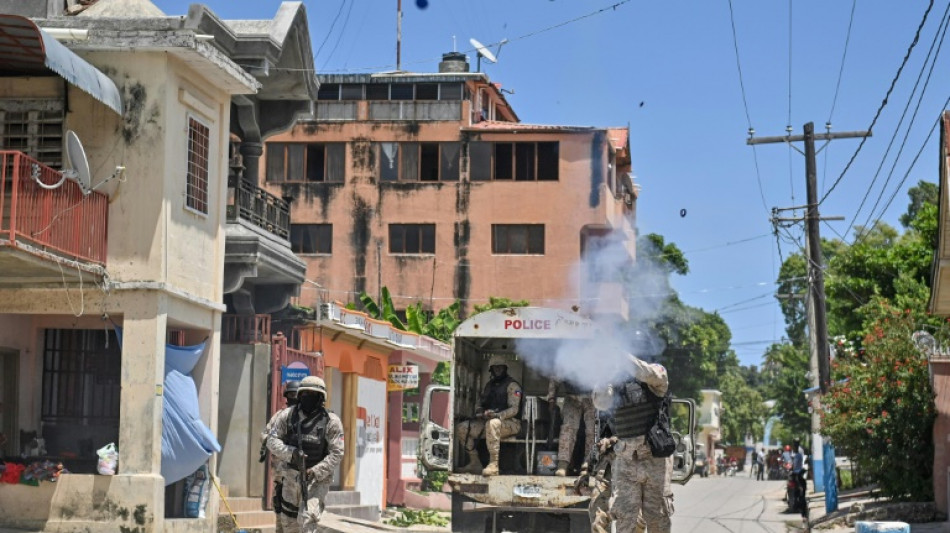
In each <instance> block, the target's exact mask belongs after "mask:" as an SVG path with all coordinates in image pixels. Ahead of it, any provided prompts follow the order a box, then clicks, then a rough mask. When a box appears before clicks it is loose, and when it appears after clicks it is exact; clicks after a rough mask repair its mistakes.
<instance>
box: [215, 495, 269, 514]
mask: <svg viewBox="0 0 950 533" xmlns="http://www.w3.org/2000/svg"><path fill="white" fill-rule="evenodd" d="M227 502H228V505H229V506H231V510H232V511H234V512H235V513H238V512H241V511H264V510H265V509H264V508H263V507H262V506H261V499H260V498H243V497H234V498H228V499H227ZM218 510H219V511H220V512H221V513H222V514H223V513H227V512H228V507H227V506H226V505H225V504H224V501H221V500H219V501H218Z"/></svg>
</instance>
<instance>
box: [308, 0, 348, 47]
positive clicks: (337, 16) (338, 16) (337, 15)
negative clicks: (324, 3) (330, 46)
mask: <svg viewBox="0 0 950 533" xmlns="http://www.w3.org/2000/svg"><path fill="white" fill-rule="evenodd" d="M344 7H346V0H343V1H342V2H340V9H338V10H337V12H336V16H335V17H333V22H331V23H330V29H329V30H327V36H326V37H324V38H323V42H322V43H320V47H319V48H317V51H316V52H315V53H314V54H313V57H314V59H316V58H317V56H319V55H320V51H321V50H323V46H324V45H326V44H327V41H328V40H329V39H330V35H331V34H332V33H333V28H334V26H336V21H338V20H340V15H342V14H343V8H344Z"/></svg>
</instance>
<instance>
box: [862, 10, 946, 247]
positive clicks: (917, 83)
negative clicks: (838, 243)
mask: <svg viewBox="0 0 950 533" xmlns="http://www.w3.org/2000/svg"><path fill="white" fill-rule="evenodd" d="M948 15H950V4H947V9H946V10H945V11H944V13H943V18H942V19H941V20H940V25H939V26H938V27H937V32H936V33H935V34H934V38H933V41H932V42H931V43H930V49H929V50H927V57H925V58H924V62H923V64H922V65H921V67H920V73H919V74H918V75H917V80H916V81H915V82H914V87H913V89H911V92H910V96H908V98H907V104H905V105H904V109H903V111H902V112H901V117H900V120H899V121H898V122H897V126H896V127H895V128H894V133H893V135H891V140H890V141H889V142H888V144H887V149H886V150H884V155H883V156H882V157H881V163H880V164H879V165H878V167H877V170H876V171H875V172H874V177H873V178H872V179H871V184H870V185H869V186H868V187H867V189H866V190H865V191H864V197H863V198H861V203H860V204H858V209H857V211H856V212H855V214H854V218H853V219H852V220H851V223H850V224H848V229H846V230H845V232H844V234H845V235H847V234H848V233H849V232H850V231H851V228H852V227H853V226H854V223H855V222H857V219H858V217H859V216H860V214H861V210H862V209H863V208H864V205H865V203H866V202H867V199H868V197H869V196H870V194H871V191H872V190H873V189H874V185H875V184H876V183H877V179H878V177H880V174H881V170H882V169H883V167H884V163H885V162H886V161H887V156H888V155H889V154H890V152H891V148H892V147H893V146H894V141H895V140H897V135H898V134H899V133H900V129H901V126H902V125H903V124H904V119H905V118H907V110H908V109H909V108H910V104H911V102H913V100H914V95H916V94H917V88H918V87H919V86H920V80H921V79H922V78H923V76H924V71H926V70H927V65H928V63H929V64H930V69H929V72H928V73H927V79H926V81H925V82H924V86H923V88H922V89H921V92H920V94H919V97H918V99H917V107H916V108H915V109H914V114H913V117H912V118H911V121H910V123H909V124H908V125H907V130H906V133H905V134H904V140H903V142H901V146H900V149H899V151H898V153H897V155H896V156H895V157H894V164H893V166H891V170H890V172H889V173H888V175H887V179H886V180H885V182H884V185H883V186H882V187H881V192H880V194H879V195H878V197H877V200H876V201H875V202H874V207H872V208H871V212H870V213H869V214H868V221H870V219H871V217H872V216H873V214H874V211H875V210H876V209H877V206H878V205H879V203H880V201H881V198H882V197H883V196H884V192H885V191H886V190H887V185H888V183H890V180H891V176H893V174H894V168H896V166H897V162H898V161H899V160H900V156H901V153H903V151H904V145H905V144H906V143H907V139H908V137H909V135H910V129H911V128H912V127H913V124H914V121H915V120H916V118H917V111H918V110H919V109H920V103H921V101H922V100H923V97H924V93H926V91H927V86H928V85H929V84H930V77H931V74H933V70H934V67H935V66H936V64H937V57H938V56H939V55H940V49H941V48H942V47H943V39H944V37H945V36H946V32H947V28H948V27H950V25H948V24H947V22H948V20H947V16H948ZM941 28H942V30H941ZM938 38H939V45H938V43H937V41H938ZM935 48H936V53H934V49H935ZM931 56H933V61H932V62H931V61H930V58H931ZM865 225H867V223H865Z"/></svg>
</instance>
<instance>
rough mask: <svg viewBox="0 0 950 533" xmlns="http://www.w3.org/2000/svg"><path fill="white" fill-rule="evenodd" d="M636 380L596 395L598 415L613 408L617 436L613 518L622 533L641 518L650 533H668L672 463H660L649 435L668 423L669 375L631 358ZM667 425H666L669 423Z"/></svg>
mask: <svg viewBox="0 0 950 533" xmlns="http://www.w3.org/2000/svg"><path fill="white" fill-rule="evenodd" d="M628 357H629V361H630V363H631V365H632V369H631V370H632V371H631V374H632V376H633V377H632V378H631V379H629V380H628V381H626V382H625V383H623V384H621V385H618V386H616V387H609V388H604V389H599V390H596V391H595V392H594V405H595V407H597V408H598V409H599V410H607V409H610V408H613V416H614V430H615V431H616V434H615V436H616V437H617V438H618V441H617V443H616V444H615V445H614V446H613V454H614V457H613V459H612V461H611V464H610V471H611V472H610V473H611V483H610V488H611V496H610V512H609V514H610V518H611V519H613V521H614V522H616V525H617V531H633V530H634V528H635V527H636V524H637V515H638V514H640V513H641V512H642V513H643V519H644V521H645V522H646V524H647V530H648V531H649V532H650V533H669V532H670V529H671V521H670V517H671V516H672V515H673V491H672V489H671V488H670V480H671V478H672V475H673V457H672V455H668V456H666V457H657V456H655V455H654V452H653V450H652V449H651V446H650V443H649V442H648V439H647V438H646V437H647V433H648V432H650V431H651V429H652V428H654V426H655V425H656V424H657V423H658V421H659V422H660V423H661V424H664V425H665V426H666V427H665V430H666V434H667V435H669V429H670V428H669V427H668V425H669V423H668V420H667V419H666V418H665V417H660V412H661V408H662V407H663V406H664V404H665V401H664V398H665V397H666V396H667V391H668V389H669V378H668V376H667V374H666V369H665V368H663V367H662V366H661V365H658V364H651V363H646V362H643V361H641V360H640V359H638V358H637V357H634V356H633V355H630V356H628ZM663 420H666V422H665V423H664V422H663Z"/></svg>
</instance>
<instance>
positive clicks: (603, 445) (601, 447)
mask: <svg viewBox="0 0 950 533" xmlns="http://www.w3.org/2000/svg"><path fill="white" fill-rule="evenodd" d="M617 440H618V439H617V437H610V438H609V439H600V442H598V443H597V451H599V452H600V453H601V455H603V454H605V453H607V452H609V451H610V450H612V449H613V447H614V444H617Z"/></svg>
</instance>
